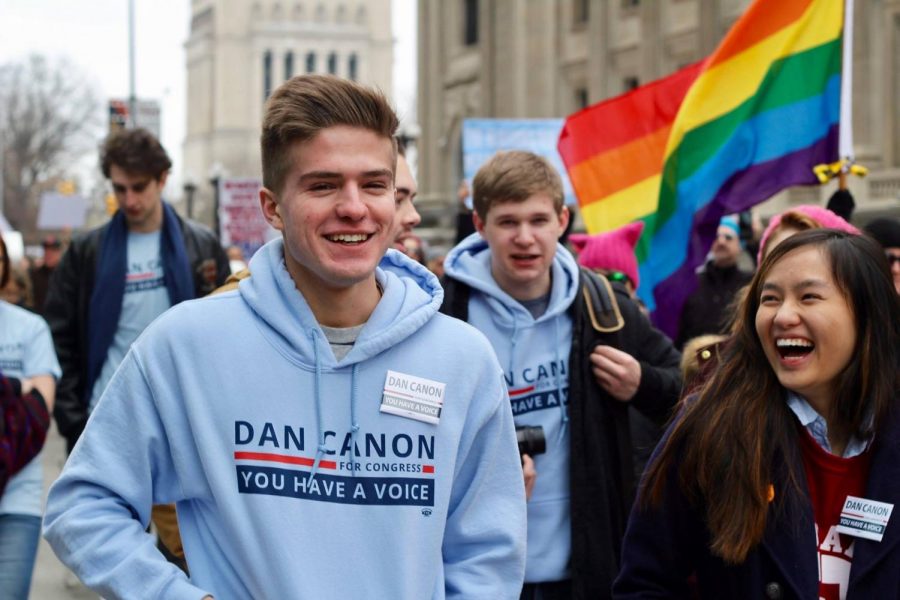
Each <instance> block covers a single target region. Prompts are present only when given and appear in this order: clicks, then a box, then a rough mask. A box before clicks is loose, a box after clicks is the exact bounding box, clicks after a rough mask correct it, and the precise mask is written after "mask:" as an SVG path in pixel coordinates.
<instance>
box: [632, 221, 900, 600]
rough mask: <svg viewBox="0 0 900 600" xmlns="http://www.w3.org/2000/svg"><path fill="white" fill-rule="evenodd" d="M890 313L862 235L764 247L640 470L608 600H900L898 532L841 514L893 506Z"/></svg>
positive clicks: (893, 341) (879, 266)
mask: <svg viewBox="0 0 900 600" xmlns="http://www.w3.org/2000/svg"><path fill="white" fill-rule="evenodd" d="M898 309H900V306H898V300H897V295H896V294H895V293H894V290H893V285H892V282H891V278H890V272H889V270H888V266H887V263H886V261H885V260H884V256H883V253H881V252H880V251H879V249H878V247H877V246H876V245H875V244H874V243H873V242H872V241H871V240H869V239H867V238H865V237H863V236H857V235H850V234H847V233H844V232H841V231H837V230H833V229H817V230H812V231H806V232H802V233H799V234H797V235H795V236H792V237H791V238H789V239H787V240H785V241H783V242H781V243H780V244H779V245H778V246H777V247H775V248H774V249H773V250H772V251H771V253H770V254H769V255H768V256H767V257H766V258H765V260H764V261H763V263H762V264H761V265H760V269H759V271H758V272H757V274H756V276H755V277H754V278H753V281H752V282H751V284H750V288H749V292H748V294H747V297H746V299H745V300H744V302H743V304H742V306H741V310H740V313H739V316H738V319H739V322H738V324H737V327H736V330H737V331H736V334H735V336H734V339H733V340H732V341H731V343H730V344H729V345H728V346H727V347H726V348H725V349H724V350H723V354H722V361H721V363H720V365H719V368H718V370H717V371H716V372H715V373H714V374H713V376H712V377H711V379H710V380H709V381H708V382H707V383H706V384H705V385H704V386H703V387H702V388H701V389H700V391H699V392H698V394H697V395H696V396H695V397H692V398H689V399H688V400H687V401H686V403H685V405H684V407H683V408H682V411H681V413H680V414H679V415H678V417H677V418H676V419H675V421H674V422H673V424H672V425H671V427H670V429H669V431H668V432H667V434H666V438H665V439H664V441H663V442H662V444H661V445H660V447H659V448H657V451H656V455H655V457H654V459H653V461H652V463H651V465H650V467H649V468H648V472H647V475H646V477H645V479H644V482H643V487H642V490H641V495H640V498H639V501H638V504H637V506H636V508H635V510H634V512H633V513H632V516H631V521H630V524H629V528H628V533H627V535H626V538H625V543H624V548H623V559H622V563H623V566H622V572H621V573H620V576H619V579H618V580H617V581H616V585H615V596H616V597H619V598H631V597H634V598H637V597H646V594H647V593H648V591H649V590H655V591H658V590H660V589H661V588H664V589H666V590H668V591H670V592H672V593H673V594H675V595H679V594H684V593H686V591H687V590H688V577H689V576H690V575H691V574H692V573H694V574H696V586H697V588H698V589H697V590H696V591H697V592H699V595H700V596H701V597H704V598H733V597H734V598H736V597H751V596H752V597H760V596H761V597H768V598H795V597H796V598H811V597H816V598H818V597H821V598H845V597H847V594H848V590H849V592H851V594H850V595H856V596H857V597H871V598H875V597H877V598H896V597H900V545H897V544H894V543H893V542H895V541H900V523H898V522H889V520H888V519H887V518H883V519H881V520H880V521H878V522H876V521H875V520H872V519H869V518H867V517H866V518H857V517H856V516H854V515H853V514H850V513H848V511H850V512H851V513H852V512H853V511H852V510H851V508H852V506H855V505H854V504H853V503H854V502H857V503H858V502H864V503H867V504H866V506H869V505H871V506H874V507H876V508H877V507H879V506H884V505H892V504H894V503H897V502H900V492H898V490H897V488H896V486H895V485H893V482H894V481H896V478H897V476H898V475H897V473H896V469H897V465H898V464H900V447H898V445H897V443H896V440H897V439H898V437H897V436H898V435H900V414H898V412H900V411H897V410H891V409H892V407H895V406H896V402H897V400H898V399H900V396H898V391H900V386H898V366H900V354H898V348H900V321H898V312H900V310H898ZM851 498H853V500H851ZM848 506H850V507H851V508H847V507H848ZM897 520H900V519H895V521H897ZM875 529H877V530H878V532H877V535H872V531H873V530H875ZM813 540H815V543H813ZM673 547H678V548H679V550H678V552H677V553H673V552H672V550H671V548H673ZM876 550H880V551H879V552H876ZM851 566H852V568H853V572H854V574H855V575H854V578H853V580H852V581H851V580H850V569H851ZM873 567H877V568H873Z"/></svg>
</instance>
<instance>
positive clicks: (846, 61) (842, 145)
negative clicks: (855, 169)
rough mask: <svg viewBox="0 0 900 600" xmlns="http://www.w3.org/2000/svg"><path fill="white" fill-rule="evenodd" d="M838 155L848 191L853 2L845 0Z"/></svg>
mask: <svg viewBox="0 0 900 600" xmlns="http://www.w3.org/2000/svg"><path fill="white" fill-rule="evenodd" d="M838 153H839V156H840V159H841V162H842V167H841V170H840V174H839V178H838V188H839V189H842V190H845V189H847V173H848V172H849V171H850V167H851V165H853V163H854V161H855V156H854V155H853V0H844V39H843V49H842V57H841V122H840V126H839V129H838Z"/></svg>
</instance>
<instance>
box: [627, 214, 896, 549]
mask: <svg viewBox="0 0 900 600" xmlns="http://www.w3.org/2000/svg"><path fill="white" fill-rule="evenodd" d="M808 247H815V248H818V249H819V250H820V251H821V252H822V257H823V260H825V261H827V262H828V263H829V266H830V268H831V273H832V277H833V278H834V282H835V285H836V286H837V288H838V289H839V290H840V291H841V293H842V294H843V295H844V297H845V299H846V300H847V303H848V304H849V305H850V308H851V310H852V312H853V315H854V318H855V320H856V332H857V337H856V348H855V350H854V352H853V356H852V358H851V360H850V363H849V364H848V365H847V366H846V367H845V368H844V370H843V371H842V372H841V373H840V375H839V376H838V382H837V385H836V389H835V393H834V400H835V401H834V403H833V405H832V406H833V410H834V413H833V414H831V415H825V417H826V418H836V419H838V420H839V422H840V423H842V424H844V425H845V427H846V431H847V432H848V433H850V434H853V435H855V436H856V437H857V438H859V439H869V438H871V436H872V435H873V434H874V433H875V432H876V431H878V429H879V428H880V427H881V425H882V423H883V422H884V419H885V417H886V414H887V412H888V410H890V409H891V408H892V405H893V404H894V403H895V399H896V394H897V392H898V389H900V386H898V382H900V378H898V367H900V360H898V358H900V351H898V346H900V321H898V315H900V300H898V296H897V293H896V292H895V290H894V284H893V280H892V277H891V273H890V268H889V267H888V264H887V260H886V259H885V257H884V253H883V251H882V250H881V248H880V247H878V246H877V244H875V243H874V242H873V241H871V240H869V239H867V238H866V237H864V236H858V235H850V234H847V233H844V232H841V231H837V230H833V229H815V230H810V231H805V232H801V233H799V234H797V235H794V236H792V237H790V238H788V239H787V240H785V241H783V242H781V243H780V244H779V245H778V246H776V247H775V248H774V249H773V250H772V251H771V252H770V253H769V255H768V256H767V257H766V258H765V260H763V262H762V264H761V265H760V267H759V270H758V271H757V273H756V275H755V276H754V278H753V281H752V282H751V283H750V287H749V293H748V294H747V296H746V297H745V299H744V301H743V302H742V304H741V307H740V311H739V314H738V315H737V323H736V326H735V330H734V331H735V334H734V336H733V339H732V341H731V343H729V344H728V345H727V346H726V348H725V350H724V352H723V354H722V357H721V363H720V365H719V368H718V369H717V370H716V372H715V373H714V374H713V376H712V377H711V378H710V379H709V380H708V381H707V383H706V384H705V385H704V386H703V387H702V388H701V389H700V391H699V392H698V395H697V397H696V398H695V399H693V400H692V401H688V402H687V403H686V404H685V406H684V408H683V410H682V412H681V414H680V415H679V416H678V417H677V418H676V421H675V423H674V424H673V425H672V427H671V429H670V431H669V434H668V437H667V439H666V441H665V442H664V445H663V447H662V449H661V451H660V453H659V455H658V456H657V458H656V459H655V460H654V461H653V463H652V464H651V465H650V466H649V467H648V470H647V474H646V476H645V479H644V482H643V484H642V489H641V492H640V494H641V497H640V502H641V503H642V506H644V507H647V506H658V505H659V503H661V502H662V499H663V496H664V489H665V486H666V481H667V478H668V477H669V476H670V472H671V471H672V469H677V482H678V485H679V486H680V487H681V489H682V490H683V491H684V493H685V494H686V495H687V496H688V498H689V499H691V501H692V502H694V503H695V505H697V506H701V507H702V510H703V511H705V515H706V522H707V523H706V524H707V526H708V528H709V531H710V536H711V543H710V546H711V548H710V550H711V551H712V552H713V554H715V555H717V556H719V557H721V558H722V559H723V560H725V561H727V562H730V563H740V562H742V561H743V560H744V559H745V558H746V557H747V553H748V552H749V551H750V550H751V549H752V548H753V547H754V546H756V545H757V544H758V543H759V542H760V541H761V540H762V537H763V534H764V533H765V527H766V516H767V512H768V505H769V502H770V501H771V497H770V485H771V484H772V483H773V473H772V464H773V458H774V457H775V456H776V455H780V456H790V455H791V451H792V448H794V447H795V446H796V435H797V429H796V425H795V422H794V418H793V417H792V415H791V412H790V409H789V408H788V407H787V403H786V402H785V392H784V389H783V388H782V387H781V385H780V384H779V383H778V379H777V378H776V376H775V373H774V371H773V370H772V368H771V366H770V365H769V362H768V360H767V359H766V356H765V354H764V352H763V348H762V344H761V342H760V340H759V337H758V336H757V333H756V325H755V321H756V312H757V309H758V308H759V299H760V291H761V287H762V285H763V283H764V282H765V280H766V278H767V276H768V274H769V272H770V271H771V270H772V267H773V266H774V265H775V264H777V263H778V262H779V261H780V260H781V259H782V258H784V257H785V256H786V255H787V254H789V253H790V252H793V251H795V250H798V249H801V248H808ZM870 415H871V418H869V416H870ZM787 466H788V472H787V479H786V481H781V482H778V483H779V484H780V485H781V486H782V489H781V491H780V492H779V494H780V495H779V498H778V499H777V501H779V502H783V501H784V500H785V497H786V496H788V495H790V494H794V496H793V497H794V498H796V497H797V496H796V493H797V492H798V490H799V489H800V486H799V485H798V483H797V482H798V477H800V476H802V474H798V473H795V472H793V469H792V468H791V465H790V464H788V465H787Z"/></svg>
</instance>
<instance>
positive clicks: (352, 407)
mask: <svg viewBox="0 0 900 600" xmlns="http://www.w3.org/2000/svg"><path fill="white" fill-rule="evenodd" d="M358 369H359V363H354V364H353V369H352V370H351V371H350V472H351V473H352V476H353V477H356V432H357V431H359V423H358V422H357V421H356V379H357V377H356V372H357V370H358Z"/></svg>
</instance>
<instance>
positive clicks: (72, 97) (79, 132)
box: [0, 55, 103, 229]
mask: <svg viewBox="0 0 900 600" xmlns="http://www.w3.org/2000/svg"><path fill="white" fill-rule="evenodd" d="M87 82H88V78H87V77H86V76H85V75H84V73H82V72H81V71H80V70H79V69H78V68H77V67H75V66H74V65H72V64H71V63H69V62H68V61H67V60H65V59H60V60H56V61H52V62H51V61H49V60H48V59H46V58H45V57H42V56H39V55H32V56H30V57H28V58H27V59H26V60H24V61H22V62H17V63H8V64H4V65H0V136H2V137H3V140H2V142H3V143H2V144H0V148H3V149H4V156H0V164H2V165H3V169H4V182H5V186H4V209H5V211H6V213H7V217H8V219H9V221H10V223H11V224H12V225H13V226H14V227H17V228H20V229H24V228H25V226H26V225H30V223H26V222H25V221H26V216H27V215H28V214H29V213H30V212H34V209H35V208H36V201H37V199H36V197H35V196H36V194H34V193H33V190H34V188H35V187H36V186H38V185H40V184H41V183H42V182H45V181H47V180H49V179H52V178H54V177H60V176H62V175H63V174H64V173H66V172H68V171H69V170H70V169H71V167H72V165H73V164H74V163H75V162H76V161H77V159H78V158H79V157H80V156H83V155H84V153H85V152H92V151H94V148H95V146H96V141H97V139H98V138H99V136H100V134H101V133H102V130H101V125H102V122H103V107H102V104H101V103H100V100H99V98H98V96H97V94H96V92H95V90H94V89H93V88H92V87H91V86H90V84H89V83H87ZM29 205H31V206H29ZM29 209H31V210H29Z"/></svg>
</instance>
